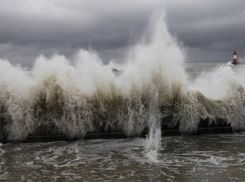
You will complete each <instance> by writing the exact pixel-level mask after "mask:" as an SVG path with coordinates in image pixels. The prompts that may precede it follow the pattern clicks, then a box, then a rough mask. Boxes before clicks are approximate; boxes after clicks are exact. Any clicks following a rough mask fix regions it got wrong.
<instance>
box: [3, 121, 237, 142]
mask: <svg viewBox="0 0 245 182" xmlns="http://www.w3.org/2000/svg"><path fill="white" fill-rule="evenodd" d="M8 122H11V119H10V117H9V116H1V117H0V142H1V143H8V142H13V141H11V140H8V128H7V127H10V125H9V124H8ZM161 129H162V137H165V136H176V135H183V134H185V135H186V134H189V135H200V134H218V133H232V132H235V130H234V129H233V128H232V127H231V125H230V124H229V123H227V122H225V121H222V120H220V121H218V122H215V123H214V122H212V123H211V124H210V122H209V121H208V120H201V121H200V123H199V126H198V130H197V131H196V132H192V133H181V132H180V130H179V125H178V124H177V125H176V126H174V127H169V126H168V125H167V124H162V126H161ZM148 133H149V129H148V128H145V130H144V131H143V132H142V133H141V135H139V136H135V137H146V136H147V135H148ZM127 137H128V136H126V135H125V134H124V133H123V132H122V131H96V132H88V133H87V134H86V135H85V136H84V138H83V139H85V140H91V139H121V138H127ZM78 139H80V138H69V137H67V136H66V135H64V134H62V133H57V132H54V133H47V132H46V133H45V131H36V132H35V133H32V134H30V135H28V136H27V137H26V139H25V140H23V141H21V142H27V143H34V142H54V141H68V140H78Z"/></svg>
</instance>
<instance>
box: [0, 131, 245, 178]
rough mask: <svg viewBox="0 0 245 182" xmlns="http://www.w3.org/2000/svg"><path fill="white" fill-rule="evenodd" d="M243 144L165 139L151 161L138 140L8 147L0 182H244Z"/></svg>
mask: <svg viewBox="0 0 245 182" xmlns="http://www.w3.org/2000/svg"><path fill="white" fill-rule="evenodd" d="M244 144H245V133H240V134H224V135H221V134H219V135H216V134H215V135H195V136H193V135H192V136H188V135H184V136H176V137H165V138H162V140H161V146H160V147H159V148H158V150H157V158H152V157H149V155H150V154H149V152H148V151H146V149H145V140H144V139H141V138H133V139H120V140H90V141H84V140H79V141H75V142H51V143H37V144H30V143H8V144H4V145H2V146H1V148H0V152H1V153H0V163H1V166H0V180H1V181H43V182H45V181H59V182H61V181H180V182H182V181H193V182H199V181H201V182H203V181H213V182H215V181H244V180H245V174H244V169H245V161H244V160H245V149H244ZM152 156H155V154H154V150H153V151H152Z"/></svg>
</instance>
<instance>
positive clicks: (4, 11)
mask: <svg viewBox="0 0 245 182" xmlns="http://www.w3.org/2000/svg"><path fill="white" fill-rule="evenodd" d="M159 7H163V8H164V9H165V11H166V14H167V23H168V25H169V30H170V32H171V33H172V34H173V35H175V36H177V38H178V39H179V40H180V41H181V42H182V43H183V44H184V45H185V46H186V47H187V50H188V61H205V60H207V59H208V60H209V61H225V60H224V59H225V58H226V57H227V56H228V57H229V56H230V54H232V53H230V51H233V49H237V50H238V52H239V53H240V55H243V56H244V52H245V51H244V50H243V48H244V40H245V39H244V36H243V34H244V30H245V28H244V27H245V24H244V22H245V21H244V19H245V3H244V1H243V0H236V1H228V0H216V1H215V2H214V1H213V0H212V1H211V0H205V1H204V0H201V1H198V2H197V1H194V0H186V1H178V0H171V1H170V0H165V1H160V0H152V1H149V0H132V1H129V0H128V1H114V0H102V1H91V0H90V1H89V0H73V1H68V0H53V1H48V0H42V1H37V0H16V1H9V0H2V1H1V2H0V58H7V59H8V60H9V61H11V62H13V63H22V64H32V63H33V61H34V60H35V57H37V56H38V55H40V54H44V55H46V56H51V55H52V54H54V53H55V52H57V53H60V54H64V55H66V56H68V57H71V56H72V55H73V54H74V53H75V52H76V51H77V50H78V49H79V48H84V49H88V48H89V46H92V48H93V49H95V50H96V51H97V52H98V53H99V54H100V55H101V57H102V59H103V61H104V62H108V61H109V60H110V59H120V58H121V57H122V56H123V55H124V53H125V51H126V50H127V47H128V46H130V44H132V42H131V41H132V40H135V39H136V40H137V39H139V37H140V35H142V33H143V32H144V30H145V29H146V26H147V22H148V19H149V16H150V15H151V13H152V12H153V11H154V9H155V8H159Z"/></svg>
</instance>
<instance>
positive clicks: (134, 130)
mask: <svg viewBox="0 0 245 182" xmlns="http://www.w3.org/2000/svg"><path fill="white" fill-rule="evenodd" d="M184 61H185V51H184V49H183V48H182V47H181V46H180V45H179V43H178V41H177V40H176V38H175V37H173V36H172V35H171V34H170V33H169V31H168V28H167V25H166V23H165V15H164V13H163V12H161V11H156V12H155V13H154V14H153V15H152V17H151V19H150V23H149V28H148V29H147V31H146V33H145V35H144V36H143V37H142V39H141V41H139V43H138V44H136V45H135V46H133V47H132V49H131V50H130V51H129V52H128V56H127V57H126V58H125V62H124V63H122V64H121V65H116V64H115V63H110V64H108V65H105V64H104V63H103V61H102V60H101V58H100V57H99V55H98V54H97V53H96V52H95V51H93V50H90V51H86V50H83V49H82V50H80V51H79V52H78V53H77V54H76V55H75V56H74V59H73V60H68V59H67V58H66V57H64V56H62V55H53V56H52V57H50V58H46V57H44V56H40V57H38V58H37V60H36V62H35V65H34V66H33V68H32V70H28V71H26V69H24V68H21V67H18V66H13V65H11V64H10V63H9V62H8V61H7V60H0V88H1V89H0V114H1V116H3V117H4V118H5V121H6V122H7V125H6V127H5V129H6V130H7V131H6V133H7V136H8V140H12V141H21V140H24V139H25V138H26V137H27V136H28V135H29V134H58V133H59V134H60V133H62V134H65V135H66V136H67V137H69V138H82V137H84V136H85V135H86V133H87V132H89V131H94V132H104V131H123V132H124V134H125V135H127V136H139V135H141V134H142V132H143V131H144V130H145V129H149V131H150V132H149V137H148V138H147V142H146V148H147V150H151V149H154V150H156V151H157V149H158V147H157V146H158V145H160V142H159V141H160V139H159V138H160V135H161V132H160V128H161V126H162V125H168V126H170V127H174V126H179V129H180V131H181V132H183V133H184V132H187V133H189V132H196V131H197V129H198V125H199V122H200V120H209V121H210V122H216V120H220V119H221V120H223V121H225V122H228V123H231V126H232V127H233V128H234V129H244V128H245V122H244V120H245V114H244V113H245V112H244V109H245V107H244V103H245V95H244V94H245V92H244V84H245V80H244V73H243V71H242V70H243V67H242V66H241V67H240V71H239V72H236V73H235V72H234V68H232V66H231V65H226V66H221V67H218V68H217V69H215V70H211V71H207V72H203V73H202V74H201V75H195V78H194V79H191V81H190V78H189V77H188V75H187V73H186V71H185V64H184ZM71 62H72V64H71ZM112 66H113V67H112ZM114 66H115V67H116V68H119V69H120V70H117V69H114ZM148 145H149V147H148Z"/></svg>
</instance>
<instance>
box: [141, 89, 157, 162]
mask: <svg viewBox="0 0 245 182" xmlns="http://www.w3.org/2000/svg"><path fill="white" fill-rule="evenodd" d="M149 114H150V117H149V127H150V131H149V135H148V137H147V138H146V141H145V149H146V152H147V154H146V156H147V158H148V161H149V162H154V163H156V162H158V160H157V151H158V150H159V149H160V147H161V124H160V113H159V109H158V93H157V92H156V90H155V88H154V87H153V89H152V96H151V101H150V111H149Z"/></svg>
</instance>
